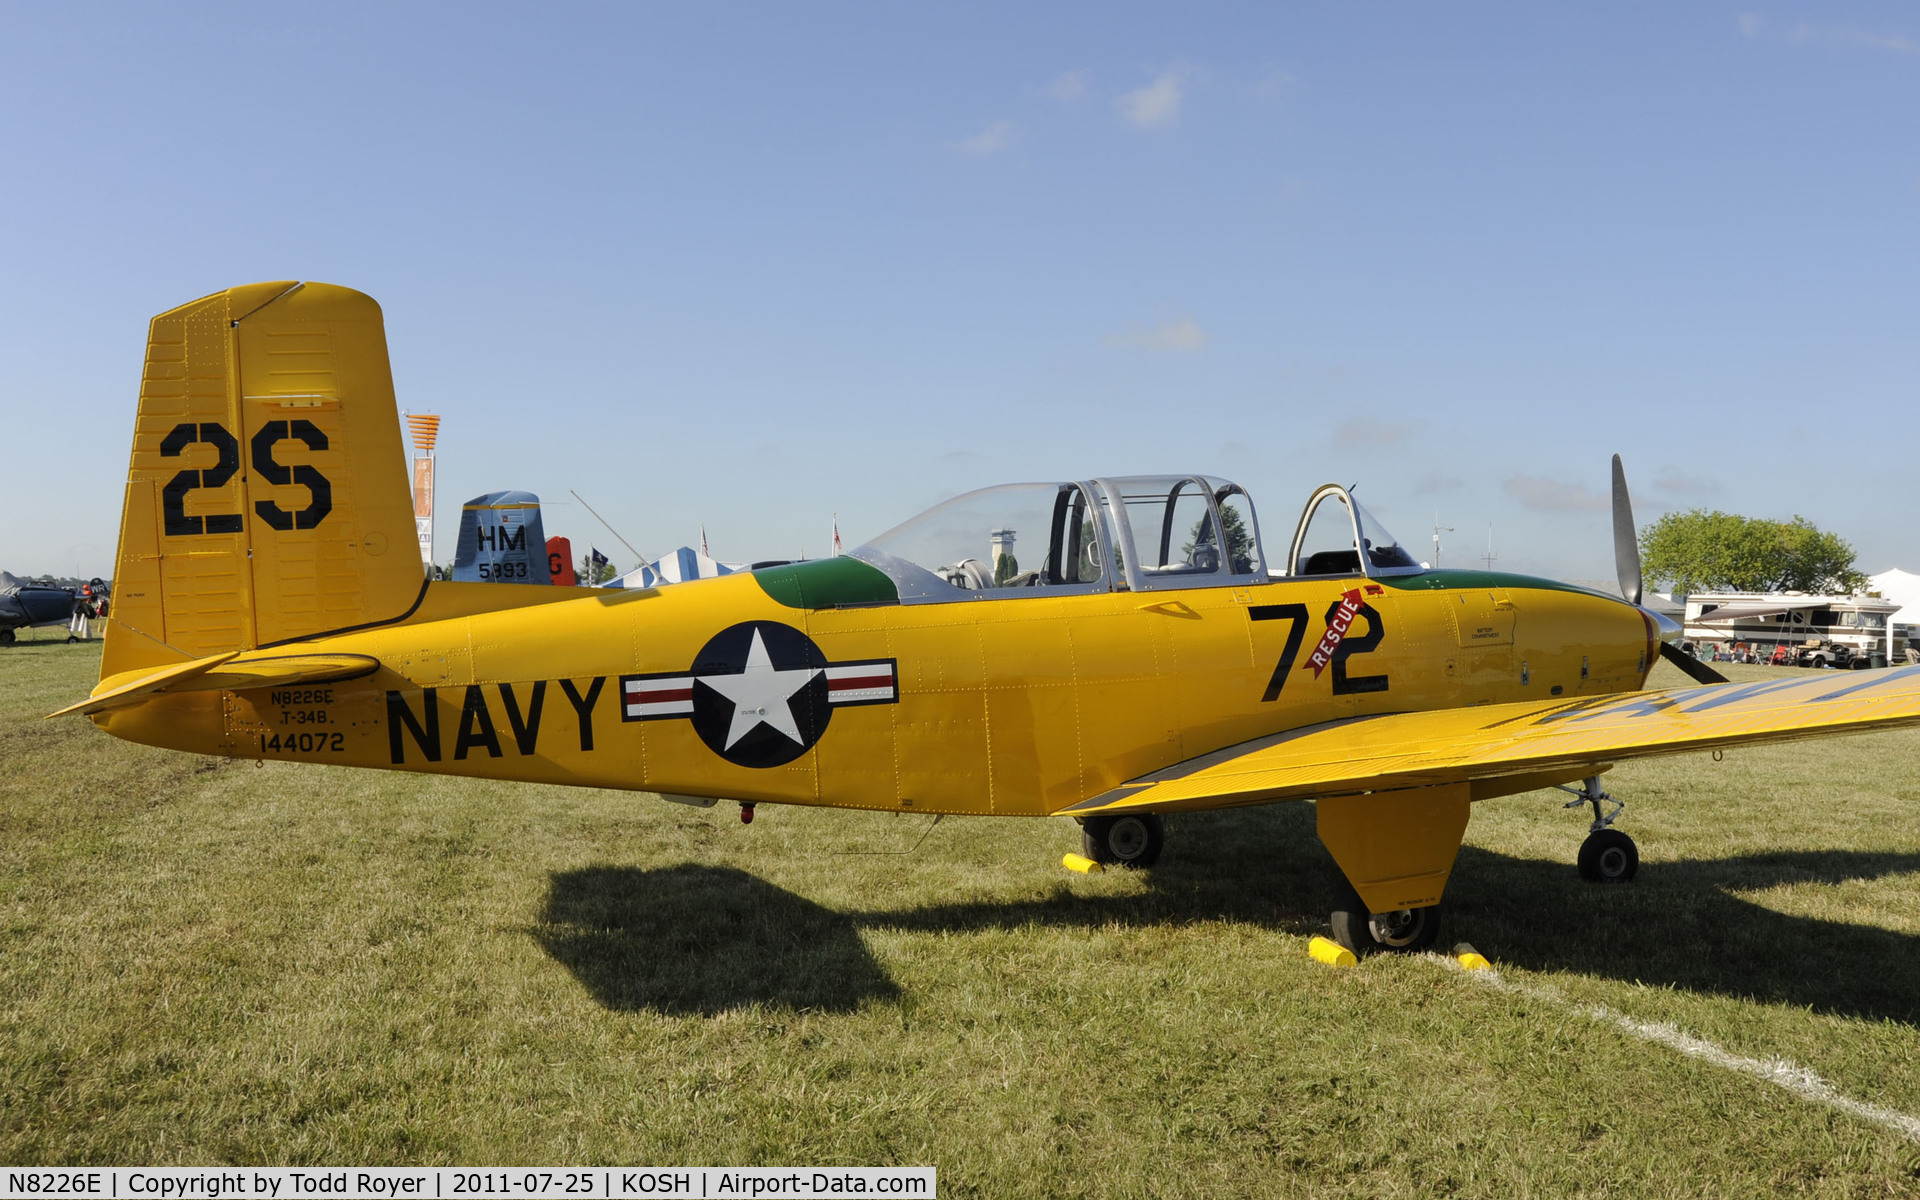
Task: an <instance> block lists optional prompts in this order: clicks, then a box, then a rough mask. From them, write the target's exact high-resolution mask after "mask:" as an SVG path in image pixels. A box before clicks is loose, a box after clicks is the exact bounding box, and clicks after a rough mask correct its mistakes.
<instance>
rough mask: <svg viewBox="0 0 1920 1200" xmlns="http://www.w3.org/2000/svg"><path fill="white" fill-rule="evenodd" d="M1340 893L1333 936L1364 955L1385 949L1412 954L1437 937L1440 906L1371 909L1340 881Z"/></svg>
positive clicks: (1437, 938) (1355, 952)
mask: <svg viewBox="0 0 1920 1200" xmlns="http://www.w3.org/2000/svg"><path fill="white" fill-rule="evenodd" d="M1342 890H1343V894H1342V895H1341V897H1340V899H1339V901H1338V902H1337V907H1336V908H1335V909H1334V910H1333V921H1332V925H1333V940H1334V941H1336V942H1339V943H1340V944H1341V945H1342V946H1345V947H1346V948H1347V949H1349V950H1351V951H1353V953H1354V955H1355V956H1356V957H1359V958H1364V957H1366V956H1367V955H1369V954H1374V953H1378V952H1381V951H1387V952H1391V953H1394V954H1413V953H1415V952H1417V951H1420V950H1426V949H1428V948H1430V947H1431V946H1432V945H1433V944H1434V942H1435V941H1437V940H1439V937H1440V906H1439V905H1438V904H1434V905H1430V906H1429V907H1426V908H1402V909H1396V910H1394V911H1392V912H1380V913H1376V912H1372V911H1370V910H1369V909H1368V908H1367V905H1366V901H1364V900H1362V899H1360V893H1359V892H1357V891H1355V890H1354V889H1353V885H1352V884H1343V885H1342Z"/></svg>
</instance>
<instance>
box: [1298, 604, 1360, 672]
mask: <svg viewBox="0 0 1920 1200" xmlns="http://www.w3.org/2000/svg"><path fill="white" fill-rule="evenodd" d="M1366 607H1367V602H1366V601H1365V600H1364V599H1362V598H1361V595H1360V589H1359V588H1353V589H1352V590H1350V591H1347V592H1343V593H1341V596H1340V600H1339V603H1337V604H1335V605H1334V606H1333V611H1332V612H1330V613H1328V614H1327V631H1326V633H1324V634H1322V635H1321V636H1320V644H1319V645H1318V646H1315V647H1314V648H1313V653H1312V654H1309V655H1307V661H1306V662H1305V663H1303V664H1301V667H1300V669H1301V670H1302V671H1304V670H1306V669H1307V668H1308V667H1311V668H1313V677H1314V678H1315V679H1318V678H1320V672H1322V671H1324V670H1326V669H1327V666H1328V664H1330V663H1332V662H1333V652H1334V651H1335V650H1338V649H1339V648H1340V643H1341V642H1343V641H1345V640H1346V638H1347V630H1349V629H1351V628H1353V619H1354V618H1355V617H1357V616H1359V615H1360V610H1361V609H1363V608H1366Z"/></svg>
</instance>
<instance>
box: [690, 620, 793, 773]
mask: <svg viewBox="0 0 1920 1200" xmlns="http://www.w3.org/2000/svg"><path fill="white" fill-rule="evenodd" d="M818 674H820V668H819V667H791V668H788V669H787V670H784V671H783V670H780V669H779V668H777V667H775V666H774V665H773V660H772V659H770V658H768V657H767V646H766V643H765V642H763V641H761V640H760V631H759V630H758V629H756V630H754V631H753V644H752V645H751V646H750V647H748V649H747V668H746V670H744V671H741V672H740V673H739V674H737V675H702V676H700V677H699V679H700V682H701V683H704V684H706V685H707V686H708V687H710V688H712V689H713V690H714V691H716V692H719V693H720V694H721V695H722V696H725V697H726V698H727V699H729V700H731V701H733V724H732V725H731V726H730V727H729V728H728V729H727V745H726V748H727V749H728V750H731V749H733V746H734V743H736V742H738V741H739V740H740V739H741V738H743V737H745V736H747V734H749V733H752V732H753V730H754V729H755V728H756V727H758V726H761V725H770V726H772V727H773V728H774V729H776V730H778V731H779V732H780V733H781V734H782V735H783V736H785V737H787V738H789V739H791V740H792V741H793V743H794V744H795V745H799V746H804V745H806V739H805V738H803V737H801V736H800V727H799V726H798V725H796V724H795V723H794V720H793V707H792V705H790V704H789V703H788V701H790V700H791V699H792V698H793V697H794V695H795V694H797V693H798V692H799V691H800V689H802V688H804V687H806V686H807V685H808V684H809V683H812V682H813V679H814V676H816V675H818Z"/></svg>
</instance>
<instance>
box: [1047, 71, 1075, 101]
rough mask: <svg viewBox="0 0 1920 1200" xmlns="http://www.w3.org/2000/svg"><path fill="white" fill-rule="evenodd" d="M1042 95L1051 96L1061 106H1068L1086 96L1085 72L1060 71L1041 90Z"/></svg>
mask: <svg viewBox="0 0 1920 1200" xmlns="http://www.w3.org/2000/svg"><path fill="white" fill-rule="evenodd" d="M1040 92H1041V94H1042V95H1046V96H1051V97H1053V98H1054V99H1055V100H1058V101H1060V103H1062V104H1070V103H1072V102H1073V101H1075V100H1078V99H1080V98H1081V97H1082V96H1084V95H1086V94H1087V73H1086V72H1085V71H1062V72H1060V74H1059V75H1058V76H1056V77H1055V78H1054V81H1053V82H1052V83H1049V84H1048V85H1047V86H1046V87H1044V88H1041V89H1040Z"/></svg>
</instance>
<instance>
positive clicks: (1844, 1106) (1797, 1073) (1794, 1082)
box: [1434, 955, 1920, 1142]
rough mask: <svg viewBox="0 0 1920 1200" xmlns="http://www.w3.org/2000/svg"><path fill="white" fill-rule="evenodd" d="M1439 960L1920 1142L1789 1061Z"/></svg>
mask: <svg viewBox="0 0 1920 1200" xmlns="http://www.w3.org/2000/svg"><path fill="white" fill-rule="evenodd" d="M1434 957H1436V958H1439V960H1440V961H1441V962H1444V963H1446V964H1447V965H1448V966H1449V967H1451V968H1452V969H1453V970H1455V971H1458V972H1459V973H1460V974H1461V975H1462V976H1463V977H1465V978H1466V979H1469V980H1471V981H1472V982H1474V983H1477V984H1480V985H1482V986H1484V987H1491V988H1494V989H1497V990H1499V991H1502V992H1511V993H1513V994H1515V995H1520V996H1525V997H1527V998H1528V999H1530V1000H1540V1001H1544V1002H1546V1003H1548V1004H1556V1005H1559V1006H1560V1007H1561V1008H1567V1009H1571V1010H1573V1011H1574V1012H1577V1013H1579V1014H1580V1015H1581V1016H1583V1017H1587V1018H1589V1019H1591V1020H1594V1021H1598V1022H1600V1023H1601V1024H1603V1025H1611V1026H1613V1027H1614V1028H1616V1029H1619V1030H1622V1031H1624V1032H1626V1033H1629V1034H1632V1035H1633V1036H1634V1037H1637V1038H1639V1039H1640V1040H1642V1041H1646V1042H1657V1043H1658V1044H1660V1045H1662V1046H1666V1047H1669V1048H1671V1049H1674V1050H1678V1051H1679V1052H1680V1053H1682V1054H1684V1055H1686V1056H1688V1057H1689V1058H1697V1059H1700V1060H1701V1061H1702V1062H1710V1063H1712V1064H1713V1065H1714V1066H1716V1067H1723V1068H1725V1069H1726V1070H1729V1071H1737V1072H1739V1073H1740V1074H1742V1075H1751V1076H1753V1077H1754V1078H1755V1079H1761V1080H1765V1081H1766V1082H1767V1083H1771V1084H1773V1085H1775V1086H1776V1087H1782V1088H1785V1089H1786V1090H1787V1091H1789V1092H1792V1093H1793V1094H1794V1095H1796V1096H1798V1097H1800V1098H1801V1099H1802V1100H1809V1101H1812V1102H1813V1103H1815V1104H1824V1105H1826V1106H1827V1107H1828V1108H1836V1109H1839V1110H1840V1111H1841V1112H1843V1113H1846V1114H1847V1115H1849V1116H1852V1117H1857V1118H1859V1119H1860V1120H1862V1121H1866V1122H1867V1123H1869V1124H1872V1125H1878V1126H1879V1127H1880V1128H1882V1129H1886V1130H1890V1131H1891V1132H1893V1133H1897V1134H1899V1135H1900V1136H1901V1137H1904V1138H1906V1139H1907V1140H1908V1141H1910V1142H1920V1117H1913V1116H1909V1115H1908V1114H1906V1113H1903V1112H1899V1111H1897V1110H1895V1109H1891V1108H1881V1107H1880V1106H1879V1105H1877V1104H1868V1103H1867V1102H1866V1101H1864V1100H1855V1099H1854V1098H1853V1097H1851V1096H1848V1095H1845V1094H1843V1093H1841V1092H1840V1091H1839V1090H1838V1089H1837V1088H1835V1087H1834V1086H1833V1085H1832V1084H1830V1083H1828V1082H1827V1081H1826V1080H1824V1079H1822V1078H1820V1076H1819V1075H1818V1074H1816V1073H1814V1072H1813V1071H1810V1070H1808V1069H1807V1068H1805V1067H1803V1066H1800V1065H1799V1064H1798V1063H1794V1062H1792V1061H1790V1060H1788V1059H1784V1058H1767V1059H1761V1058H1746V1057H1744V1056H1742V1055H1739V1054H1732V1053H1729V1052H1728V1051H1726V1050H1722V1049H1721V1048H1720V1047H1718V1046H1716V1045H1714V1044H1713V1043H1712V1042H1709V1041H1707V1040H1706V1039H1704V1038H1697V1037H1694V1036H1693V1035H1692V1034H1690V1033H1686V1032H1683V1031H1682V1030H1680V1029H1677V1028H1675V1027H1674V1026H1672V1025H1668V1024H1665V1023H1664V1022H1662V1023H1653V1022H1649V1021H1639V1020H1635V1019H1634V1018H1632V1017H1630V1016H1628V1015H1627V1014H1625V1013H1623V1012H1617V1011H1615V1010H1614V1009H1611V1008H1608V1007H1607V1006H1606V1005H1604V1004H1587V1003H1584V1002H1582V1001H1578V1000H1572V999H1569V998H1568V997H1567V996H1566V995H1565V994H1564V993H1563V992H1561V991H1560V990H1559V989H1557V988H1552V987H1548V986H1546V985H1544V984H1535V983H1520V982H1517V981H1515V980H1511V979H1504V978H1502V977H1501V975H1500V972H1498V971H1466V970H1461V968H1460V967H1459V965H1458V964H1456V963H1455V962H1454V961H1453V960H1452V959H1451V958H1447V957H1445V956H1442V955H1436V956H1434Z"/></svg>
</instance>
